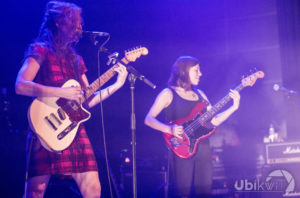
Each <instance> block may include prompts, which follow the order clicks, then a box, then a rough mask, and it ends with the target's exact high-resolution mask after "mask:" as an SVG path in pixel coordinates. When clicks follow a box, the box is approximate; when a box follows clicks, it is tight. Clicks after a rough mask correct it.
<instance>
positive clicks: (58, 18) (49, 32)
mask: <svg viewBox="0 0 300 198" xmlns="http://www.w3.org/2000/svg"><path fill="white" fill-rule="evenodd" d="M75 11H81V8H80V7H79V6H77V5H75V4H73V3H68V2H62V1H49V2H48V3H47V6H46V11H45V15H44V19H43V22H42V25H41V27H40V31H39V35H38V37H37V39H36V42H44V43H47V44H49V45H50V46H51V47H53V48H55V46H56V45H59V43H57V41H60V40H62V39H61V38H55V37H56V36H57V32H58V28H57V26H56V24H57V23H60V22H62V21H67V20H69V21H72V14H73V13H74V12H75ZM55 39H56V41H55ZM69 47H70V48H69V50H72V49H71V46H69Z"/></svg>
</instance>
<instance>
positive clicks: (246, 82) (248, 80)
mask: <svg viewBox="0 0 300 198" xmlns="http://www.w3.org/2000/svg"><path fill="white" fill-rule="evenodd" d="M264 76H265V74H264V72H263V71H258V72H255V73H254V74H251V75H249V76H247V77H245V78H243V79H242V85H243V86H244V87H247V86H251V87H252V86H253V85H254V84H255V82H256V80H257V79H258V78H263V77H264Z"/></svg>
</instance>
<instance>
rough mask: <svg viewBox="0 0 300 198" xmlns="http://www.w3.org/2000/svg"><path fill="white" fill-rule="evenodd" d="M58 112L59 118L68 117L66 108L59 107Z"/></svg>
mask: <svg viewBox="0 0 300 198" xmlns="http://www.w3.org/2000/svg"><path fill="white" fill-rule="evenodd" d="M57 114H58V116H59V118H60V119H61V120H64V119H66V118H67V116H66V112H64V110H62V108H59V109H58V110H57Z"/></svg>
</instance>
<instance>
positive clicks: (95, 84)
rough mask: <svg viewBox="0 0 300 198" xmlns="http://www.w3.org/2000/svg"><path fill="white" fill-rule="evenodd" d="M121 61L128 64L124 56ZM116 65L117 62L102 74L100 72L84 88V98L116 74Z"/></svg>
mask: <svg viewBox="0 0 300 198" xmlns="http://www.w3.org/2000/svg"><path fill="white" fill-rule="evenodd" d="M121 61H122V62H123V63H125V64H128V61H127V59H126V58H125V57H124V58H122V60H121ZM116 67H118V64H115V65H114V66H112V67H111V68H110V69H109V70H107V71H106V72H105V73H104V74H102V75H101V76H100V77H99V78H97V79H96V80H95V81H94V82H93V83H91V84H90V86H88V87H87V88H86V89H85V90H84V91H85V98H86V99H88V98H89V97H90V96H91V95H93V94H94V93H95V92H96V91H97V90H98V89H99V88H100V87H102V85H104V84H105V83H106V82H107V81H108V80H109V79H111V78H112V77H113V76H114V75H115V74H116V72H115V71H114V69H115V68H116Z"/></svg>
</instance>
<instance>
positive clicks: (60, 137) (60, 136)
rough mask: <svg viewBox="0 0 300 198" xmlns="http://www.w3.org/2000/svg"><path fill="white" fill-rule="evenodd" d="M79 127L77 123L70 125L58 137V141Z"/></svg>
mask: <svg viewBox="0 0 300 198" xmlns="http://www.w3.org/2000/svg"><path fill="white" fill-rule="evenodd" d="M76 126H77V123H72V124H70V125H69V126H68V127H67V128H65V130H63V131H62V132H61V133H59V134H58V135H57V139H59V140H61V139H63V138H64V137H65V136H66V135H68V133H70V132H71V131H72V130H73V129H74V128H75V127H76Z"/></svg>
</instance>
